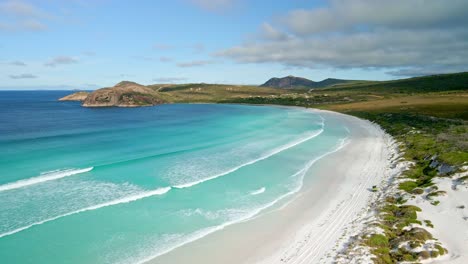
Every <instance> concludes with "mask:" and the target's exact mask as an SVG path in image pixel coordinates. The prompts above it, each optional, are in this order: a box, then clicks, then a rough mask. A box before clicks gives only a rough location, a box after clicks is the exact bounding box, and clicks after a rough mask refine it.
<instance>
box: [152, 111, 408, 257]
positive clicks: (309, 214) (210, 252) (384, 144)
mask: <svg viewBox="0 0 468 264" xmlns="http://www.w3.org/2000/svg"><path fill="white" fill-rule="evenodd" d="M280 107H285V106H280ZM301 108H302V107H301ZM302 109H304V108H302ZM306 110H307V111H313V112H316V113H320V114H323V115H324V116H326V119H327V120H329V119H334V120H336V121H338V122H343V123H345V124H346V126H347V127H348V128H349V129H350V133H351V138H350V140H349V143H348V144H347V145H346V146H344V147H343V148H341V149H339V150H338V151H336V152H334V153H331V154H329V155H326V156H325V157H323V158H322V159H320V160H318V161H317V162H316V164H314V166H312V167H311V168H310V169H309V171H308V173H307V175H310V174H314V177H313V178H312V179H309V178H310V177H308V176H307V175H306V177H305V179H304V182H303V186H302V188H301V190H300V191H299V192H298V193H296V194H294V197H293V199H291V200H290V201H288V202H287V203H286V204H285V203H283V204H282V206H276V207H274V208H270V209H267V210H265V211H264V212H262V213H260V214H259V215H258V216H256V217H254V218H252V219H250V220H248V221H245V222H240V223H237V224H233V225H230V226H227V227H225V228H223V229H221V230H218V231H217V232H214V233H211V234H209V235H207V236H205V237H202V238H200V239H198V240H196V243H187V244H185V245H182V246H180V247H178V248H176V249H174V250H172V251H170V252H168V253H166V254H163V255H161V256H158V257H156V258H154V259H152V260H150V261H148V262H145V263H151V264H156V263H303V262H307V263H309V262H314V261H320V262H321V263H322V262H325V263H329V262H333V261H334V257H335V256H336V255H337V254H338V253H339V252H341V251H342V250H343V248H344V245H345V244H346V243H347V242H348V241H349V240H350V238H351V236H353V235H356V234H358V233H359V231H360V230H362V228H364V225H363V223H362V221H361V220H362V218H363V217H365V216H366V215H367V214H368V213H369V212H370V211H372V210H371V204H372V202H373V201H375V200H376V199H377V198H378V197H377V196H378V193H373V192H371V191H370V188H371V187H372V186H373V185H377V186H379V187H382V188H384V187H385V186H386V185H388V179H389V178H391V177H392V176H393V175H395V173H398V172H399V168H397V167H395V166H393V169H392V163H393V162H394V160H395V159H396V158H397V155H396V148H395V144H394V141H393V139H392V138H391V137H390V136H389V135H388V134H386V133H385V132H384V131H383V130H381V129H380V127H378V126H377V125H375V124H372V123H371V122H369V121H366V120H363V119H359V118H356V117H353V116H349V115H344V114H340V113H336V112H332V111H326V110H317V109H306ZM331 175H333V177H330V176H331ZM315 181H319V182H320V183H319V184H316V183H314V182H315ZM252 234H255V235H254V236H252ZM226 237H229V240H226V239H225V238H226ZM220 245H222V246H220ZM369 260H370V255H369Z"/></svg>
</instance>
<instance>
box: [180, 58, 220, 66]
mask: <svg viewBox="0 0 468 264" xmlns="http://www.w3.org/2000/svg"><path fill="white" fill-rule="evenodd" d="M213 63H215V62H214V61H212V60H195V61H188V62H181V63H177V66H179V67H182V68H188V67H197V66H205V65H208V64H213Z"/></svg>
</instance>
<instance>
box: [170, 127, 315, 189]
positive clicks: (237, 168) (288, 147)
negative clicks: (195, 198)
mask: <svg viewBox="0 0 468 264" xmlns="http://www.w3.org/2000/svg"><path fill="white" fill-rule="evenodd" d="M322 132H323V128H322V129H320V130H318V131H317V132H316V133H313V134H312V135H310V136H307V137H304V138H302V139H300V140H297V141H293V142H291V143H289V144H286V145H283V146H281V147H279V148H276V149H273V151H271V152H270V153H268V154H266V155H264V156H262V157H260V158H257V159H254V160H251V161H249V162H246V163H244V164H241V165H239V166H237V167H234V168H232V169H230V170H228V171H225V172H222V173H219V174H216V175H213V176H210V177H207V178H204V179H200V180H198V181H193V182H189V183H184V184H179V185H174V186H172V187H173V188H176V189H183V188H188V187H192V186H194V185H197V184H200V183H202V182H206V181H209V180H213V179H216V178H218V177H221V176H224V175H227V174H230V173H232V172H235V171H237V170H239V169H240V168H243V167H245V166H248V165H251V164H254V163H256V162H259V161H261V160H264V159H267V158H269V157H271V156H273V155H276V154H278V153H280V152H283V151H285V150H287V149H290V148H292V147H294V146H297V145H299V144H302V143H304V142H306V141H308V140H311V139H313V138H315V137H317V136H318V135H320V134H322Z"/></svg>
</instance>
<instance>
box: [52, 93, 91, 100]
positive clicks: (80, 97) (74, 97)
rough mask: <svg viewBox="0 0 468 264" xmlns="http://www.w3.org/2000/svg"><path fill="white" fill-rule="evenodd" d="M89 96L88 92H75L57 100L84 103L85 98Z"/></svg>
mask: <svg viewBox="0 0 468 264" xmlns="http://www.w3.org/2000/svg"><path fill="white" fill-rule="evenodd" d="M88 95H89V92H76V93H72V94H69V95H67V96H64V97H62V98H60V99H58V100H59V101H80V102H81V101H84V100H85V99H86V97H88Z"/></svg>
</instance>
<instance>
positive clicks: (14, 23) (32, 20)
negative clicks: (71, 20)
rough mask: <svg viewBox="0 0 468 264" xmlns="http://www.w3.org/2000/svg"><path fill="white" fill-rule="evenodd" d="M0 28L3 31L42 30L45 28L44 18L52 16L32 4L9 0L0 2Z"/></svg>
mask: <svg viewBox="0 0 468 264" xmlns="http://www.w3.org/2000/svg"><path fill="white" fill-rule="evenodd" d="M0 15H1V17H2V18H3V19H5V20H4V21H0V30H4V31H21V30H25V31H43V30H46V29H47V25H46V24H45V23H44V20H47V19H50V18H51V17H52V16H51V15H50V14H48V13H47V12H45V11H43V10H42V9H40V8H39V7H37V6H34V5H32V4H29V3H26V2H23V1H18V0H10V1H5V2H2V3H0Z"/></svg>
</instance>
